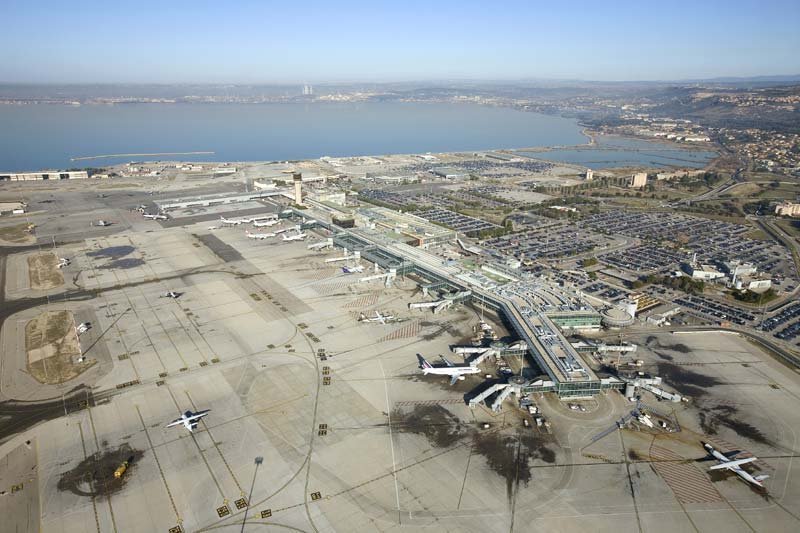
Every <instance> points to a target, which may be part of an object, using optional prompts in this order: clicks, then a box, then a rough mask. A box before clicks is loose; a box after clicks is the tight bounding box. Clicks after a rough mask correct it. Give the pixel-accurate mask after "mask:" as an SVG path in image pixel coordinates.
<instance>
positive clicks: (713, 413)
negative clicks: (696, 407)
mask: <svg viewBox="0 0 800 533" xmlns="http://www.w3.org/2000/svg"><path fill="white" fill-rule="evenodd" d="M738 412H739V410H738V409H737V408H736V407H734V406H732V405H715V406H711V407H705V408H704V410H703V411H700V412H699V413H697V417H698V419H699V421H700V427H701V428H702V429H703V431H704V432H705V433H706V434H708V435H716V434H717V432H718V430H719V426H720V425H722V426H725V427H727V428H728V429H730V430H732V431H735V432H736V434H737V435H739V436H742V437H745V438H747V439H750V440H752V441H754V442H760V443H762V444H769V440H768V439H767V437H766V436H765V435H764V434H763V433H762V432H761V430H760V429H758V428H757V427H755V426H754V425H752V424H748V423H747V422H744V421H742V420H740V419H739V418H738V417H737V416H736V415H737V414H738Z"/></svg>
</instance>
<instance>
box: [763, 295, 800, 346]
mask: <svg viewBox="0 0 800 533" xmlns="http://www.w3.org/2000/svg"><path fill="white" fill-rule="evenodd" d="M761 329H762V330H763V331H771V332H773V335H775V336H776V337H778V338H779V339H781V340H785V341H793V340H794V339H796V338H798V337H799V336H800V303H793V304H790V305H788V306H786V307H784V308H783V309H782V310H781V311H780V312H779V313H777V314H775V315H773V316H771V317H769V318H767V319H765V320H764V321H763V322H762V323H761Z"/></svg>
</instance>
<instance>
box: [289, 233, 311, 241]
mask: <svg viewBox="0 0 800 533" xmlns="http://www.w3.org/2000/svg"><path fill="white" fill-rule="evenodd" d="M306 237H308V235H306V234H305V233H297V234H296V235H284V236H283V240H284V242H288V241H302V240H304V239H305V238H306Z"/></svg>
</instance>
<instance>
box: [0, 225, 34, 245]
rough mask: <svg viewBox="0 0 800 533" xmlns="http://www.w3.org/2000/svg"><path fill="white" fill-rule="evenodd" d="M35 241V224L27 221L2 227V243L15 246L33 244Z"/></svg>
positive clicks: (0, 239) (0, 230)
mask: <svg viewBox="0 0 800 533" xmlns="http://www.w3.org/2000/svg"><path fill="white" fill-rule="evenodd" d="M35 242H36V237H34V235H33V224H28V223H27V222H25V223H23V224H17V225H15V226H2V227H0V245H6V246H13V245H17V244H33V243H35Z"/></svg>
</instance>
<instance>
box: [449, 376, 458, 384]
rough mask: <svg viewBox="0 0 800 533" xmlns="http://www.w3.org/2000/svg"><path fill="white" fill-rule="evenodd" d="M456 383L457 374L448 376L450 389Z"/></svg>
mask: <svg viewBox="0 0 800 533" xmlns="http://www.w3.org/2000/svg"><path fill="white" fill-rule="evenodd" d="M456 381H458V374H453V375H452V376H450V386H451V387H452V386H453V385H455V384H456Z"/></svg>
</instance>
